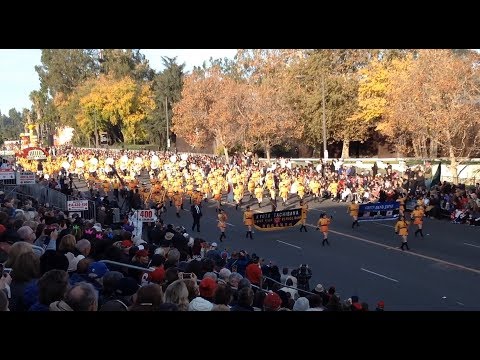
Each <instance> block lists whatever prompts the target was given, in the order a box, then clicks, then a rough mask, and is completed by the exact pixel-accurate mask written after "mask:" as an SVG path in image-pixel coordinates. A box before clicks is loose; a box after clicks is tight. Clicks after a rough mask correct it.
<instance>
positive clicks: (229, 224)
mask: <svg viewBox="0 0 480 360" xmlns="http://www.w3.org/2000/svg"><path fill="white" fill-rule="evenodd" d="M225 224H227V225H230V226H235V225H233V224H230V223H227V222H226V223H225Z"/></svg>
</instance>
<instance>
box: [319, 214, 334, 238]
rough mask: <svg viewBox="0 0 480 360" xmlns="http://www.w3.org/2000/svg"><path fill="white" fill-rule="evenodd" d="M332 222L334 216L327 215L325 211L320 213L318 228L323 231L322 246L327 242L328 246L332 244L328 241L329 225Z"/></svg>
mask: <svg viewBox="0 0 480 360" xmlns="http://www.w3.org/2000/svg"><path fill="white" fill-rule="evenodd" d="M331 222H332V217H331V216H330V217H327V214H326V213H323V214H322V215H320V219H318V223H317V230H320V231H321V232H322V233H323V241H322V246H325V243H327V245H328V246H330V243H329V242H328V226H329V225H330V223H331Z"/></svg>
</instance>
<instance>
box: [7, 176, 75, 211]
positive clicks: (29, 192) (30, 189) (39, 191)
mask: <svg viewBox="0 0 480 360" xmlns="http://www.w3.org/2000/svg"><path fill="white" fill-rule="evenodd" d="M3 191H4V193H5V196H6V197H8V196H11V195H21V196H27V197H29V198H32V199H35V200H37V201H38V202H39V203H40V204H44V205H46V204H48V206H50V207H52V208H55V209H59V210H62V211H66V210H67V195H65V194H64V193H62V192H60V191H57V190H54V189H51V188H49V187H48V186H45V185H41V184H38V183H37V184H29V185H16V186H15V185H4V186H3Z"/></svg>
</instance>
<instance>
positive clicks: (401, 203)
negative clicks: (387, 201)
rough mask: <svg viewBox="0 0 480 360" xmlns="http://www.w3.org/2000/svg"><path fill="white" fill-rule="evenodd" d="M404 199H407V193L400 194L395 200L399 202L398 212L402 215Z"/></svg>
mask: <svg viewBox="0 0 480 360" xmlns="http://www.w3.org/2000/svg"><path fill="white" fill-rule="evenodd" d="M405 201H407V195H404V194H400V196H399V197H398V199H397V202H399V203H400V206H399V207H398V213H399V214H400V215H403V214H404V213H405Z"/></svg>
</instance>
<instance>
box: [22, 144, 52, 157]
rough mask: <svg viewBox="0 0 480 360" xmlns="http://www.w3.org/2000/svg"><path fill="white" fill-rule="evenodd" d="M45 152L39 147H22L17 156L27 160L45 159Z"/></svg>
mask: <svg viewBox="0 0 480 360" xmlns="http://www.w3.org/2000/svg"><path fill="white" fill-rule="evenodd" d="M47 155H48V154H47V152H46V151H45V150H43V149H42V148H39V147H29V148H26V149H23V150H22V152H21V153H20V154H18V156H20V157H24V158H26V159H27V160H46V159H47Z"/></svg>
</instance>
